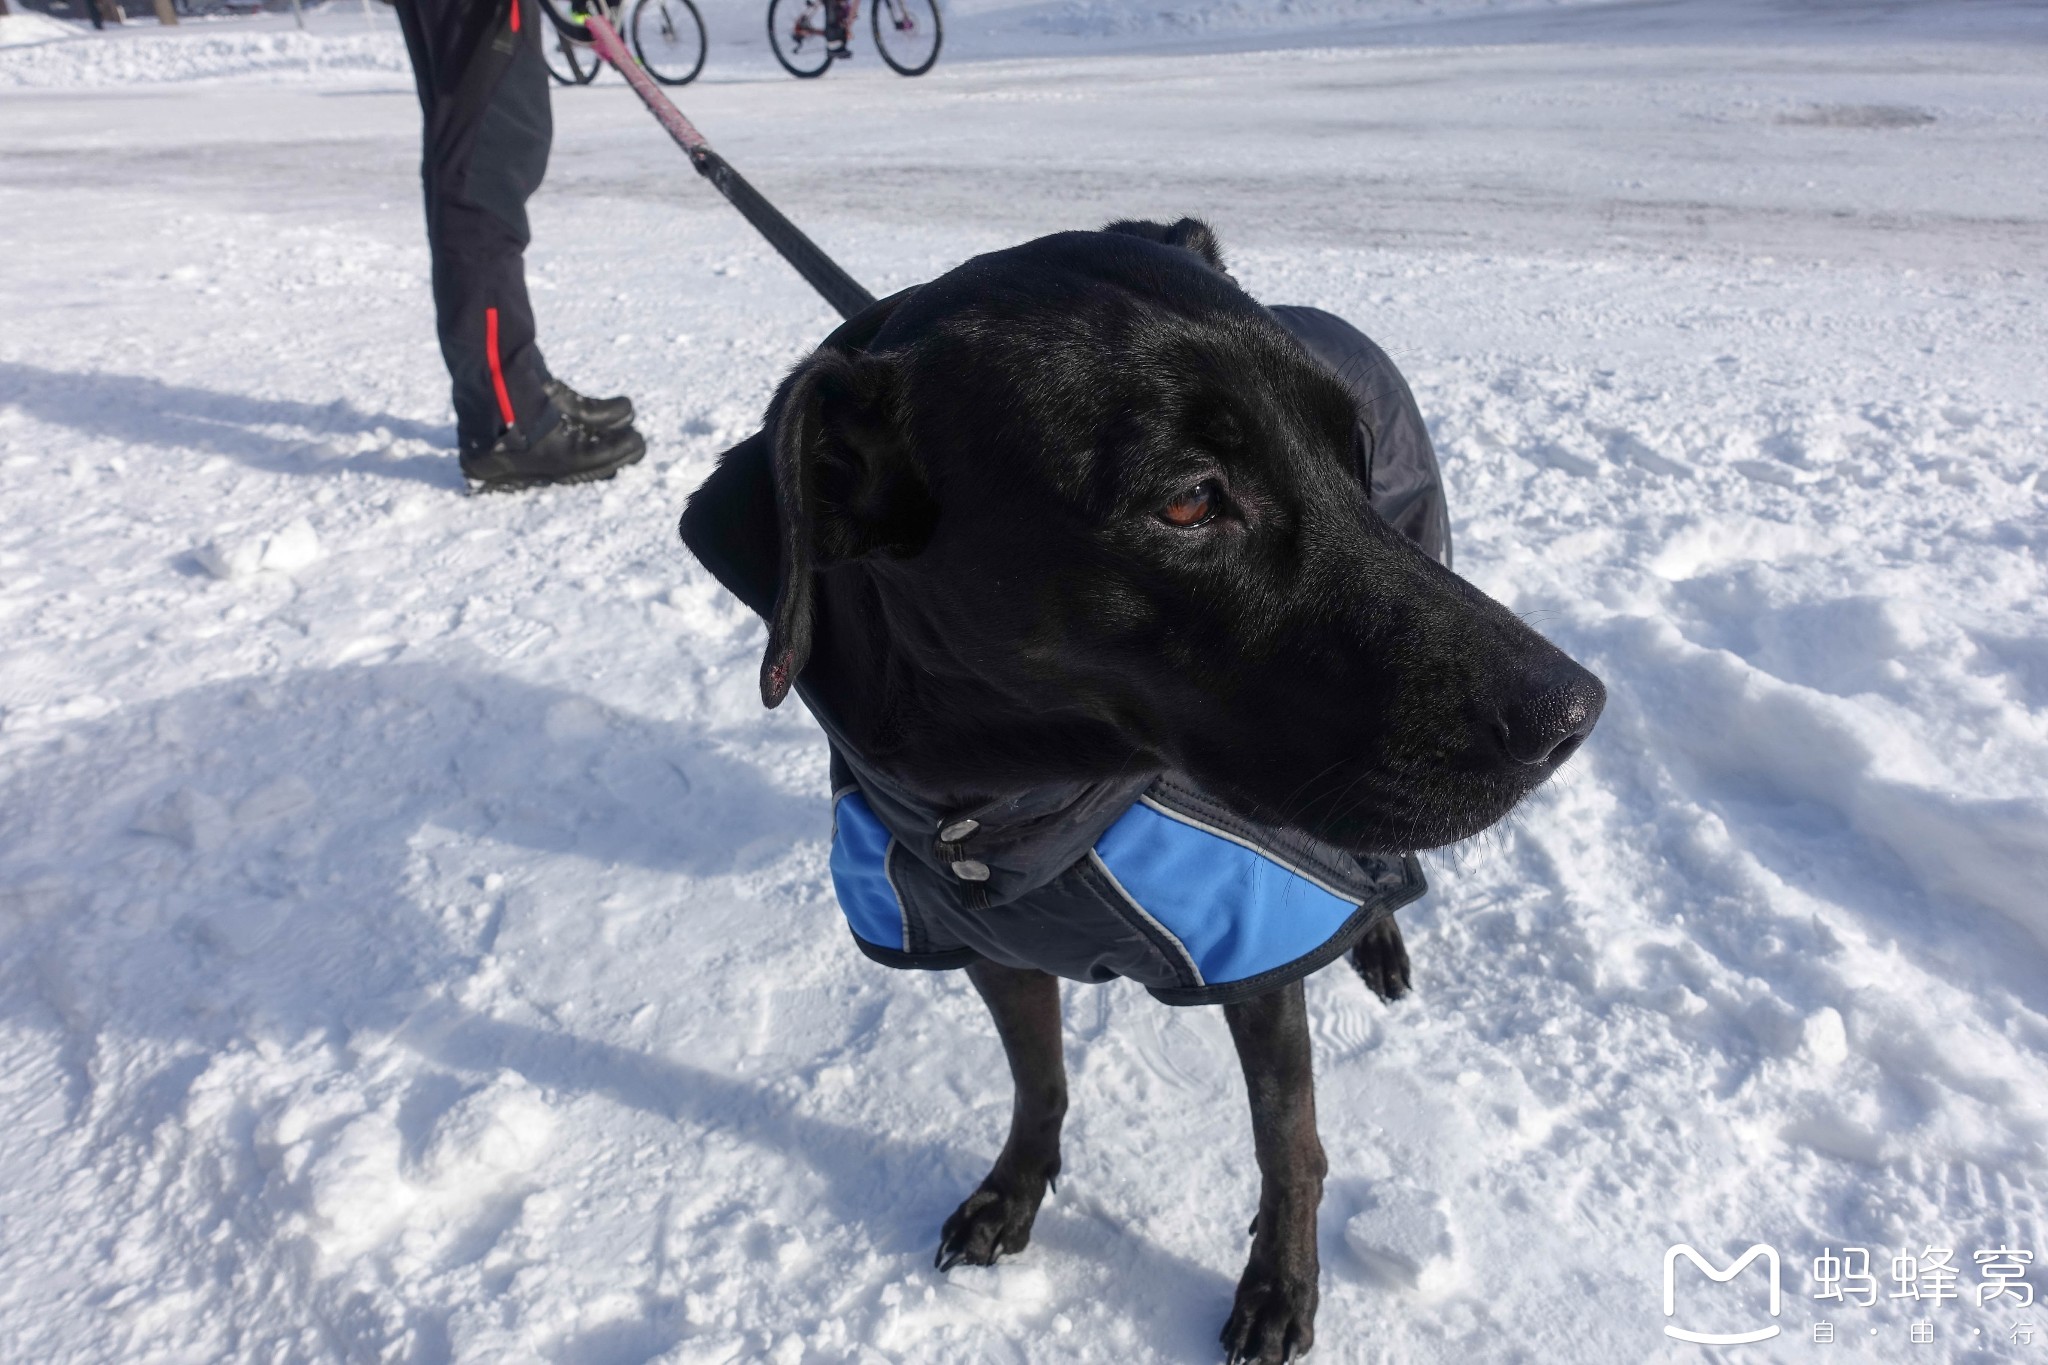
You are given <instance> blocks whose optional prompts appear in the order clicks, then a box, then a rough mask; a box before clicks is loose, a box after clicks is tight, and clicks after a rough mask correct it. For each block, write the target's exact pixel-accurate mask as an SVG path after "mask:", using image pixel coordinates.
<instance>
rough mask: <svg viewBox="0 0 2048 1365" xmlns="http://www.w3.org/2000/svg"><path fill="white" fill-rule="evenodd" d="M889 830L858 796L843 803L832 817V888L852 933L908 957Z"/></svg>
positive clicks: (841, 800)
mask: <svg viewBox="0 0 2048 1365" xmlns="http://www.w3.org/2000/svg"><path fill="white" fill-rule="evenodd" d="M890 843H891V839H890V835H889V831H888V830H887V829H886V828H884V827H883V825H882V822H881V821H880V820H877V819H876V818H875V813H874V812H873V811H871V810H869V809H868V803H867V800H866V798H864V797H862V796H861V794H860V793H859V792H857V791H855V792H848V793H847V794H846V795H845V796H842V797H840V798H839V804H838V805H837V806H836V807H835V808H834V809H833V813H832V886H833V889H835V890H836V891H838V893H839V907H840V909H842V910H844V911H845V912H846V921H847V923H848V924H849V925H851V926H852V928H853V932H854V933H855V934H857V935H859V936H860V937H861V938H862V939H864V940H866V941H867V942H869V943H873V944H877V945H879V946H880V947H883V948H888V949H891V950H893V951H895V952H899V953H900V952H903V951H904V950H905V947H906V945H905V944H904V941H903V907H902V905H901V904H900V903H899V902H898V901H897V899H896V888H895V887H893V886H891V885H890V884H889V845H890Z"/></svg>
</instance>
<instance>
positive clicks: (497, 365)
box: [484, 11, 519, 427]
mask: <svg viewBox="0 0 2048 1365" xmlns="http://www.w3.org/2000/svg"><path fill="white" fill-rule="evenodd" d="M514 12H515V13H516V12H517V11H514ZM484 349H485V350H486V351H488V352H489V353H490V357H491V387H492V388H494V389H496V390H497V391H498V415H499V416H500V417H502V418H504V419H505V425H506V426H508V427H509V426H516V425H517V424H518V420H519V419H518V418H516V417H514V416H513V415H512V394H511V392H510V391H509V390H507V389H506V387H505V366H504V365H503V364H502V363H501V362H500V361H499V359H498V310H497V309H495V308H486V309H484Z"/></svg>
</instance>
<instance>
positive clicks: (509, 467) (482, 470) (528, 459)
mask: <svg viewBox="0 0 2048 1365" xmlns="http://www.w3.org/2000/svg"><path fill="white" fill-rule="evenodd" d="M621 401H623V400H621ZM646 453H647V442H645V441H643V440H641V439H640V433H639V432H637V431H635V430H633V428H631V427H610V428H605V427H593V426H589V425H587V424H585V423H583V422H579V421H577V420H576V419H575V418H574V417H571V416H569V415H568V413H567V412H566V411H565V412H564V413H563V414H562V420H561V421H559V422H557V423H555V425H554V427H553V428H552V429H551V430H550V431H549V432H548V434H547V435H545V436H543V437H541V438H540V439H539V440H537V441H531V442H529V441H528V440H527V439H526V437H525V436H524V435H523V434H522V433H521V432H520V431H519V429H518V428H517V427H514V428H513V429H512V430H510V431H507V432H506V433H505V434H504V435H502V436H500V437H499V438H498V439H497V441H496V443H495V444H493V445H491V446H489V447H488V448H486V449H481V450H474V451H464V452H463V455H462V473H463V477H465V478H467V479H468V480H470V482H472V483H474V484H476V485H477V491H478V492H480V493H499V492H509V491H511V490H512V489H515V488H533V487H536V486H538V485H540V484H547V483H589V482H591V481H593V480H596V479H609V478H610V477H611V476H612V475H614V474H616V473H618V472H619V471H620V470H621V469H624V468H625V467H626V466H627V465H629V464H633V463H634V462H636V461H637V460H639V458H640V457H641V456H642V455H645V454H646Z"/></svg>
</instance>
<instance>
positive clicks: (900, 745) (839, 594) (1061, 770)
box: [802, 566, 1159, 806]
mask: <svg viewBox="0 0 2048 1365" xmlns="http://www.w3.org/2000/svg"><path fill="white" fill-rule="evenodd" d="M928 635H929V631H928V628H926V627H925V626H924V625H923V624H922V623H921V622H920V621H919V619H918V617H917V615H916V613H915V611H914V610H913V609H911V608H909V607H908V606H907V605H906V604H905V603H903V602H902V601H900V600H892V594H891V592H890V591H889V589H888V587H887V586H886V585H885V584H884V583H883V582H882V581H881V579H880V577H879V576H878V575H876V574H875V573H873V572H872V571H869V570H867V569H865V568H864V567H862V566H846V567H844V568H841V569H839V570H835V571H833V572H830V573H827V574H821V575H820V576H819V590H818V596H817V623H816V634H815V636H814V638H813V645H812V654H811V660H810V663H809V665H808V666H807V667H806V668H805V670H804V674H803V679H802V681H803V688H802V691H803V694H804V697H805V700H806V702H808V703H809V704H810V705H811V706H812V708H813V709H814V710H818V711H821V712H822V713H823V714H822V715H821V716H820V719H821V720H822V721H824V723H825V724H826V725H827V726H828V728H830V729H832V730H835V731H837V732H838V736H839V737H840V738H841V739H842V740H843V741H844V742H845V743H847V744H848V745H850V746H852V747H853V748H854V749H855V750H857V751H858V752H859V753H860V754H861V755H862V757H863V758H864V759H866V761H867V762H869V763H870V764H872V765H874V766H875V767H877V768H879V769H881V770H882V771H884V772H886V773H887V774H888V775H889V776H891V777H892V778H895V779H896V780H897V781H900V782H902V783H904V784H905V785H906V786H908V787H910V788H912V789H913V790H916V791H918V792H921V793H924V794H927V795H929V796H931V797H932V798H934V799H935V801H937V802H938V803H940V804H945V805H949V806H952V805H961V804H972V803H973V801H974V800H976V799H985V798H989V797H995V796H1002V795H1006V794H1010V793H1014V792H1019V791H1024V790H1028V789H1030V788H1033V787H1039V786H1044V785H1047V784H1051V783H1071V782H1096V781H1103V780H1114V779H1123V778H1128V777H1130V776H1132V775H1134V774H1136V773H1139V772H1143V771H1148V770H1150V769H1153V768H1156V767H1158V766H1159V765H1158V762H1157V760H1156V759H1154V758H1153V757H1152V756H1151V755H1149V754H1146V753H1145V752H1144V751H1143V750H1142V748H1141V747H1140V746H1139V745H1137V744H1136V743H1134V742H1133V741H1132V739H1131V737H1130V736H1129V735H1127V734H1125V733H1124V732H1122V731H1121V730H1120V729H1118V728H1117V727H1116V726H1115V725H1113V724H1110V723H1109V722H1107V721H1104V720H1102V719H1100V718H1098V717H1094V716H1090V715H1087V714H1084V713H1082V712H1079V711H1075V710H1057V711H1047V710H1045V709H1044V708H1042V707H1035V706H1032V705H1030V704H1028V703H1027V702H1026V701H1025V700H1024V699H1023V698H1021V697H1019V696H1017V695H1014V694H1012V693H1009V692H1007V691H1005V690H1004V689H1003V688H1002V687H1000V686H999V685H997V684H995V683H993V682H991V681H990V680H988V679H987V678H984V677H982V676H979V675H977V674H976V673H975V672H974V671H973V670H971V669H969V668H966V667H964V666H960V665H958V664H957V663H956V662H955V661H953V660H951V658H950V656H949V654H948V652H947V651H946V650H945V649H944V648H943V647H933V642H932V641H931V640H930V639H929V638H920V637H926V636H928Z"/></svg>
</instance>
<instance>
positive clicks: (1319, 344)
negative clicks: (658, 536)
mask: <svg viewBox="0 0 2048 1365" xmlns="http://www.w3.org/2000/svg"><path fill="white" fill-rule="evenodd" d="M907 293H908V291H906V293H905V294H898V295H896V296H894V297H893V298H889V299H885V300H883V301H882V302H880V303H878V304H876V305H875V307H873V308H871V309H869V310H868V311H867V312H865V313H862V314H861V315H860V316H859V317H856V318H854V319H852V320H850V321H849V322H847V323H846V324H845V325H844V326H842V327H841V328H840V329H839V330H838V331H836V332H834V333H833V334H832V336H831V337H829V338H827V339H826V341H825V343H824V344H825V345H826V346H836V347H841V348H844V349H848V350H858V349H860V348H861V347H862V346H864V345H865V344H866V343H867V341H868V340H869V339H870V338H872V337H873V336H874V335H875V334H876V333H877V332H878V331H879V330H880V329H881V326H882V323H883V321H884V320H885V319H886V318H887V317H888V315H889V313H890V312H891V311H893V310H894V308H895V306H896V305H897V304H898V303H900V302H901V301H902V300H903V299H904V298H905V297H906V296H907ZM1272 314H1273V316H1274V318H1275V319H1277V320H1278V321H1279V323H1280V325H1281V326H1283V327H1284V328H1286V329H1287V330H1288V331H1289V332H1290V333H1292V334H1293V335H1294V337H1295V338H1296V339H1297V340H1298V341H1300V342H1301V343H1302V344H1303V346H1305V347H1306V348H1307V349H1308V350H1309V351H1310V352H1311V353H1312V354H1314V355H1315V356H1316V358H1317V359H1318V360H1320V361H1321V362H1322V363H1323V364H1324V365H1325V366H1326V367H1327V368H1328V369H1329V370H1330V371H1331V372H1333V373H1334V374H1335V375H1336V376H1337V378H1338V379H1340V380H1341V381H1342V382H1343V383H1344V384H1345V386H1346V387H1347V388H1349V389H1350V391H1351V393H1352V395H1353V397H1354V398H1355V399H1356V400H1357V403H1358V458H1359V461H1360V465H1361V472H1362V473H1363V474H1364V476H1365V478H1366V480H1367V482H1368V486H1369V487H1370V489H1371V501H1372V506H1373V508H1374V510H1375V511H1377V512H1378V513H1379V514H1380V515H1381V516H1383V517H1385V518H1386V520H1387V521H1388V522H1389V523H1390V524H1392V525H1393V526H1394V527H1395V528H1396V529H1398V530H1400V531H1401V532H1402V533H1403V534H1405V535H1406V536H1408V538H1409V539H1411V540H1413V541H1415V542H1416V544H1418V545H1419V546H1420V547H1421V548H1422V549H1423V550H1424V551H1425V552H1427V553H1429V554H1431V555H1433V556H1435V557H1436V558H1437V559H1439V560H1440V561H1442V562H1443V563H1444V564H1446V565H1448V564H1449V563H1450V557H1451V545H1450V523H1449V519H1448V517H1447V515H1446V512H1445V507H1444V497H1443V481H1442V478H1441V476H1440V475H1439V473H1438V470H1437V463H1436V454H1435V452H1434V450H1432V449H1431V447H1430V443H1429V433H1428V432H1427V430H1426V429H1425V428H1424V427H1423V424H1422V418H1421V415H1420V414H1419V413H1418V412H1417V411H1416V407H1415V399H1414V397H1413V396H1412V395H1411V394H1410V393H1409V391H1408V385H1407V384H1406V382H1404V381H1403V380H1402V378H1401V375H1400V372H1399V371H1397V370H1396V369H1395V368H1394V365H1393V362H1392V361H1391V360H1389V359H1388V358H1387V355H1386V353H1385V352H1384V351H1382V350H1380V348H1379V347H1377V346H1375V345H1374V344H1373V343H1372V342H1371V341H1370V340H1368V339H1367V338H1366V337H1365V336H1364V335H1363V334H1362V333H1360V332H1359V331H1358V329H1356V328H1355V327H1352V326H1351V325H1350V324H1349V323H1347V322H1345V321H1344V320H1343V319H1342V318H1339V317H1336V316H1334V315H1332V314H1330V313H1326V312H1323V311H1322V310H1321V309H1316V308H1292V307H1279V308H1274V309H1273V310H1272ZM682 534H683V540H684V542H685V543H686V544H688V546H689V547H690V550H691V551H692V553H694V554H695V555H696V556H697V558H698V559H699V560H701V561H702V562H703V564H704V566H705V567H706V568H708V569H709V570H710V571H711V572H712V574H713V575H714V576H715V577H716V578H717V579H718V581H719V582H720V583H722V584H723V585H724V586H725V587H726V588H727V589H729V590H730V591H731V592H732V593H733V594H734V595H735V596H736V597H738V598H739V599H740V600H741V601H743V602H745V603H746V604H747V605H748V606H749V607H751V608H753V609H754V610H755V611H756V612H758V613H759V614H761V615H762V616H763V617H766V616H767V615H768V614H769V613H770V611H771V610H772V609H773V606H774V603H775V596H776V589H777V586H778V585H777V581H776V579H777V574H778V572H779V570H778V568H777V564H778V557H777V546H778V544H779V543H780V522H779V520H778V513H777V511H776V504H775V487H774V476H773V473H772V471H771V469H770V467H769V452H768V433H766V432H760V433H757V434H755V435H754V436H751V437H749V438H748V439H747V440H745V441H742V442H741V443H740V444H739V445H737V446H735V447H733V448H732V449H731V450H729V451H727V452H726V453H725V455H724V456H723V457H722V458H721V459H720V461H719V465H718V468H717V470H715V471H714V472H713V473H712V475H711V477H710V478H709V479H707V480H706V481H705V483H704V486H703V487H702V488H700V489H698V490H697V492H696V494H695V495H694V496H693V497H692V498H691V499H690V504H689V510H688V511H686V512H685V513H684V515H683V522H682ZM796 690H797V692H798V693H799V695H801V696H802V697H803V699H804V702H805V704H806V705H807V706H809V708H810V710H811V714H812V715H814V716H815V717H816V718H817V720H818V723H819V725H820V726H822V727H823V729H824V731H825V734H826V736H827V738H828V739H829V740H830V742H831V746H832V787H833V793H832V795H833V830H832V856H831V867H832V880H833V886H834V889H835V890H836V891H837V892H838V896H839V904H840V908H841V909H842V910H843V911H844V912H845V914H846V920H847V924H848V926H849V927H850V928H851V929H852V931H853V937H854V942H856V943H857V944H859V945H860V948H861V950H862V951H863V952H865V953H866V954H867V955H868V956H869V957H872V958H874V959H875V960H876V961H878V962H882V963H885V964H887V965H889V966H892V967H914V968H926V969H939V970H944V969H949V968H957V967H964V966H966V965H967V964H968V963H970V962H972V961H973V960H974V958H975V957H976V956H977V955H979V956H982V957H987V958H992V959H994V960H995V961H997V962H1002V963H1006V964H1008V965H1010V966H1013V967H1036V968H1039V969H1041V970H1043V971H1047V972H1051V973H1053V974H1055V975H1058V976H1063V977H1067V978H1069V979H1071V980H1075V981H1092V982H1101V981H1107V980H1109V979H1110V978H1111V977H1117V976H1123V977H1129V978H1130V979H1131V980H1133V981H1136V982H1138V983H1139V984H1141V985H1143V986H1144V987H1145V988H1146V989H1147V990H1149V991H1151V993H1152V994H1153V995H1155V996H1157V997H1158V998H1159V999H1160V1000H1162V1001H1164V1002H1166V1003H1167V1004H1170V1005H1202V1004H1222V1003H1226V1002H1228V1001H1232V1000H1238V999H1243V998H1246V997H1249V996H1253V995H1257V994H1260V993H1261V992H1264V991H1267V990H1270V989H1272V988H1273V987H1275V986H1280V985H1285V984H1286V983H1287V982H1289V981H1292V980H1295V979H1296V978H1298V977H1302V976H1306V975H1307V974H1308V973H1310V972H1312V971H1315V970H1316V969H1318V968H1319V967H1322V966H1323V965H1325V964H1326V963H1328V962H1331V961H1333V960H1334V959H1335V958H1337V957H1338V956H1339V955H1341V954H1342V953H1343V952H1344V951H1345V950H1346V949H1348V948H1349V947H1350V946H1351V945H1352V944H1353V943H1354V942H1356V941H1357V939H1358V937H1359V936H1360V935H1361V934H1363V933H1364V932H1365V931H1366V930H1367V929H1368V928H1370V927H1371V926H1372V925H1373V924H1375V923H1377V922H1378V921H1379V920H1381V919H1382V918H1384V917H1386V916H1388V915H1391V914H1393V913H1394V912H1395V911H1396V910H1398V909H1399V908H1400V907H1401V906H1403V905H1406V904H1408V903H1409V902H1410V901H1412V900H1414V899H1415V898H1416V897H1418V896H1420V895H1421V894H1422V893H1423V892H1424V891H1425V890H1426V889H1427V886H1426V883H1425V882H1424V881H1423V877H1422V869H1421V867H1420V866H1419V865H1418V864H1417V862H1416V860H1415V858H1414V856H1413V855H1404V856H1393V855H1373V856H1367V857H1362V858H1361V857H1358V856H1356V855H1353V854H1351V853H1347V852H1345V851H1344V850H1342V849H1340V848H1337V847H1335V846H1333V845H1330V844H1326V843H1323V842H1321V841H1319V840H1316V839H1313V838H1310V837H1309V836H1308V835H1305V834H1303V833H1301V832H1300V831H1297V830H1292V829H1287V828H1282V827H1278V826H1271V825H1261V824H1257V823H1254V822H1252V821H1249V820H1246V819H1244V818H1243V817H1242V816H1239V815H1237V814H1235V813H1233V812H1231V811H1230V810H1228V809H1226V808H1225V807H1224V806H1223V804H1222V803H1221V802H1219V801H1218V800H1216V799H1215V798H1214V797H1212V796H1210V795H1208V794H1206V793H1205V792H1203V791H1202V790H1201V789H1200V788H1199V787H1197V786H1196V785H1195V784H1194V782H1193V781H1192V780H1190V779H1189V778H1188V777H1186V776H1185V775H1184V774H1179V773H1171V772H1169V773H1163V774H1162V773H1147V774H1141V775H1138V776H1135V777H1131V778H1127V779H1123V780H1120V781H1111V782H1074V783H1059V784H1052V785H1046V786H1039V787H1034V788H1031V789H1030V790H1028V791H1022V792H1016V793H1012V794H1009V795H1006V796H1003V797H1000V798H997V799H996V800H994V801H991V802H989V803H987V804H985V805H983V806H979V807H976V808H974V809H971V810H955V809H941V808H939V807H938V806H937V805H935V804H934V803H933V802H932V801H931V800H930V799H928V798H926V797H923V796H921V795H920V794H919V793H917V792H914V791H911V790H910V789H908V788H907V787H906V786H905V785H904V784H903V783H901V782H900V781H897V780H896V779H894V778H891V777H890V776H889V775H887V774H886V773H883V772H881V771H879V770H877V769H876V768H874V767H873V766H872V765H871V764H869V763H867V762H866V761H864V760H863V758H862V757H861V755H860V754H859V753H857V752H856V751H855V750H854V748H853V747H852V746H851V745H850V744H848V743H847V741H846V738H845V736H844V734H843V733H842V732H841V730H840V728H839V726H838V724H837V723H836V722H835V721H834V719H833V718H832V716H831V715H830V714H829V713H828V712H827V710H826V709H825V708H824V707H822V706H821V705H820V704H819V702H818V699H817V698H816V696H814V695H813V694H812V693H811V692H810V691H808V690H807V689H806V688H805V687H804V685H803V682H802V680H801V678H799V679H798V681H797V685H796Z"/></svg>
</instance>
